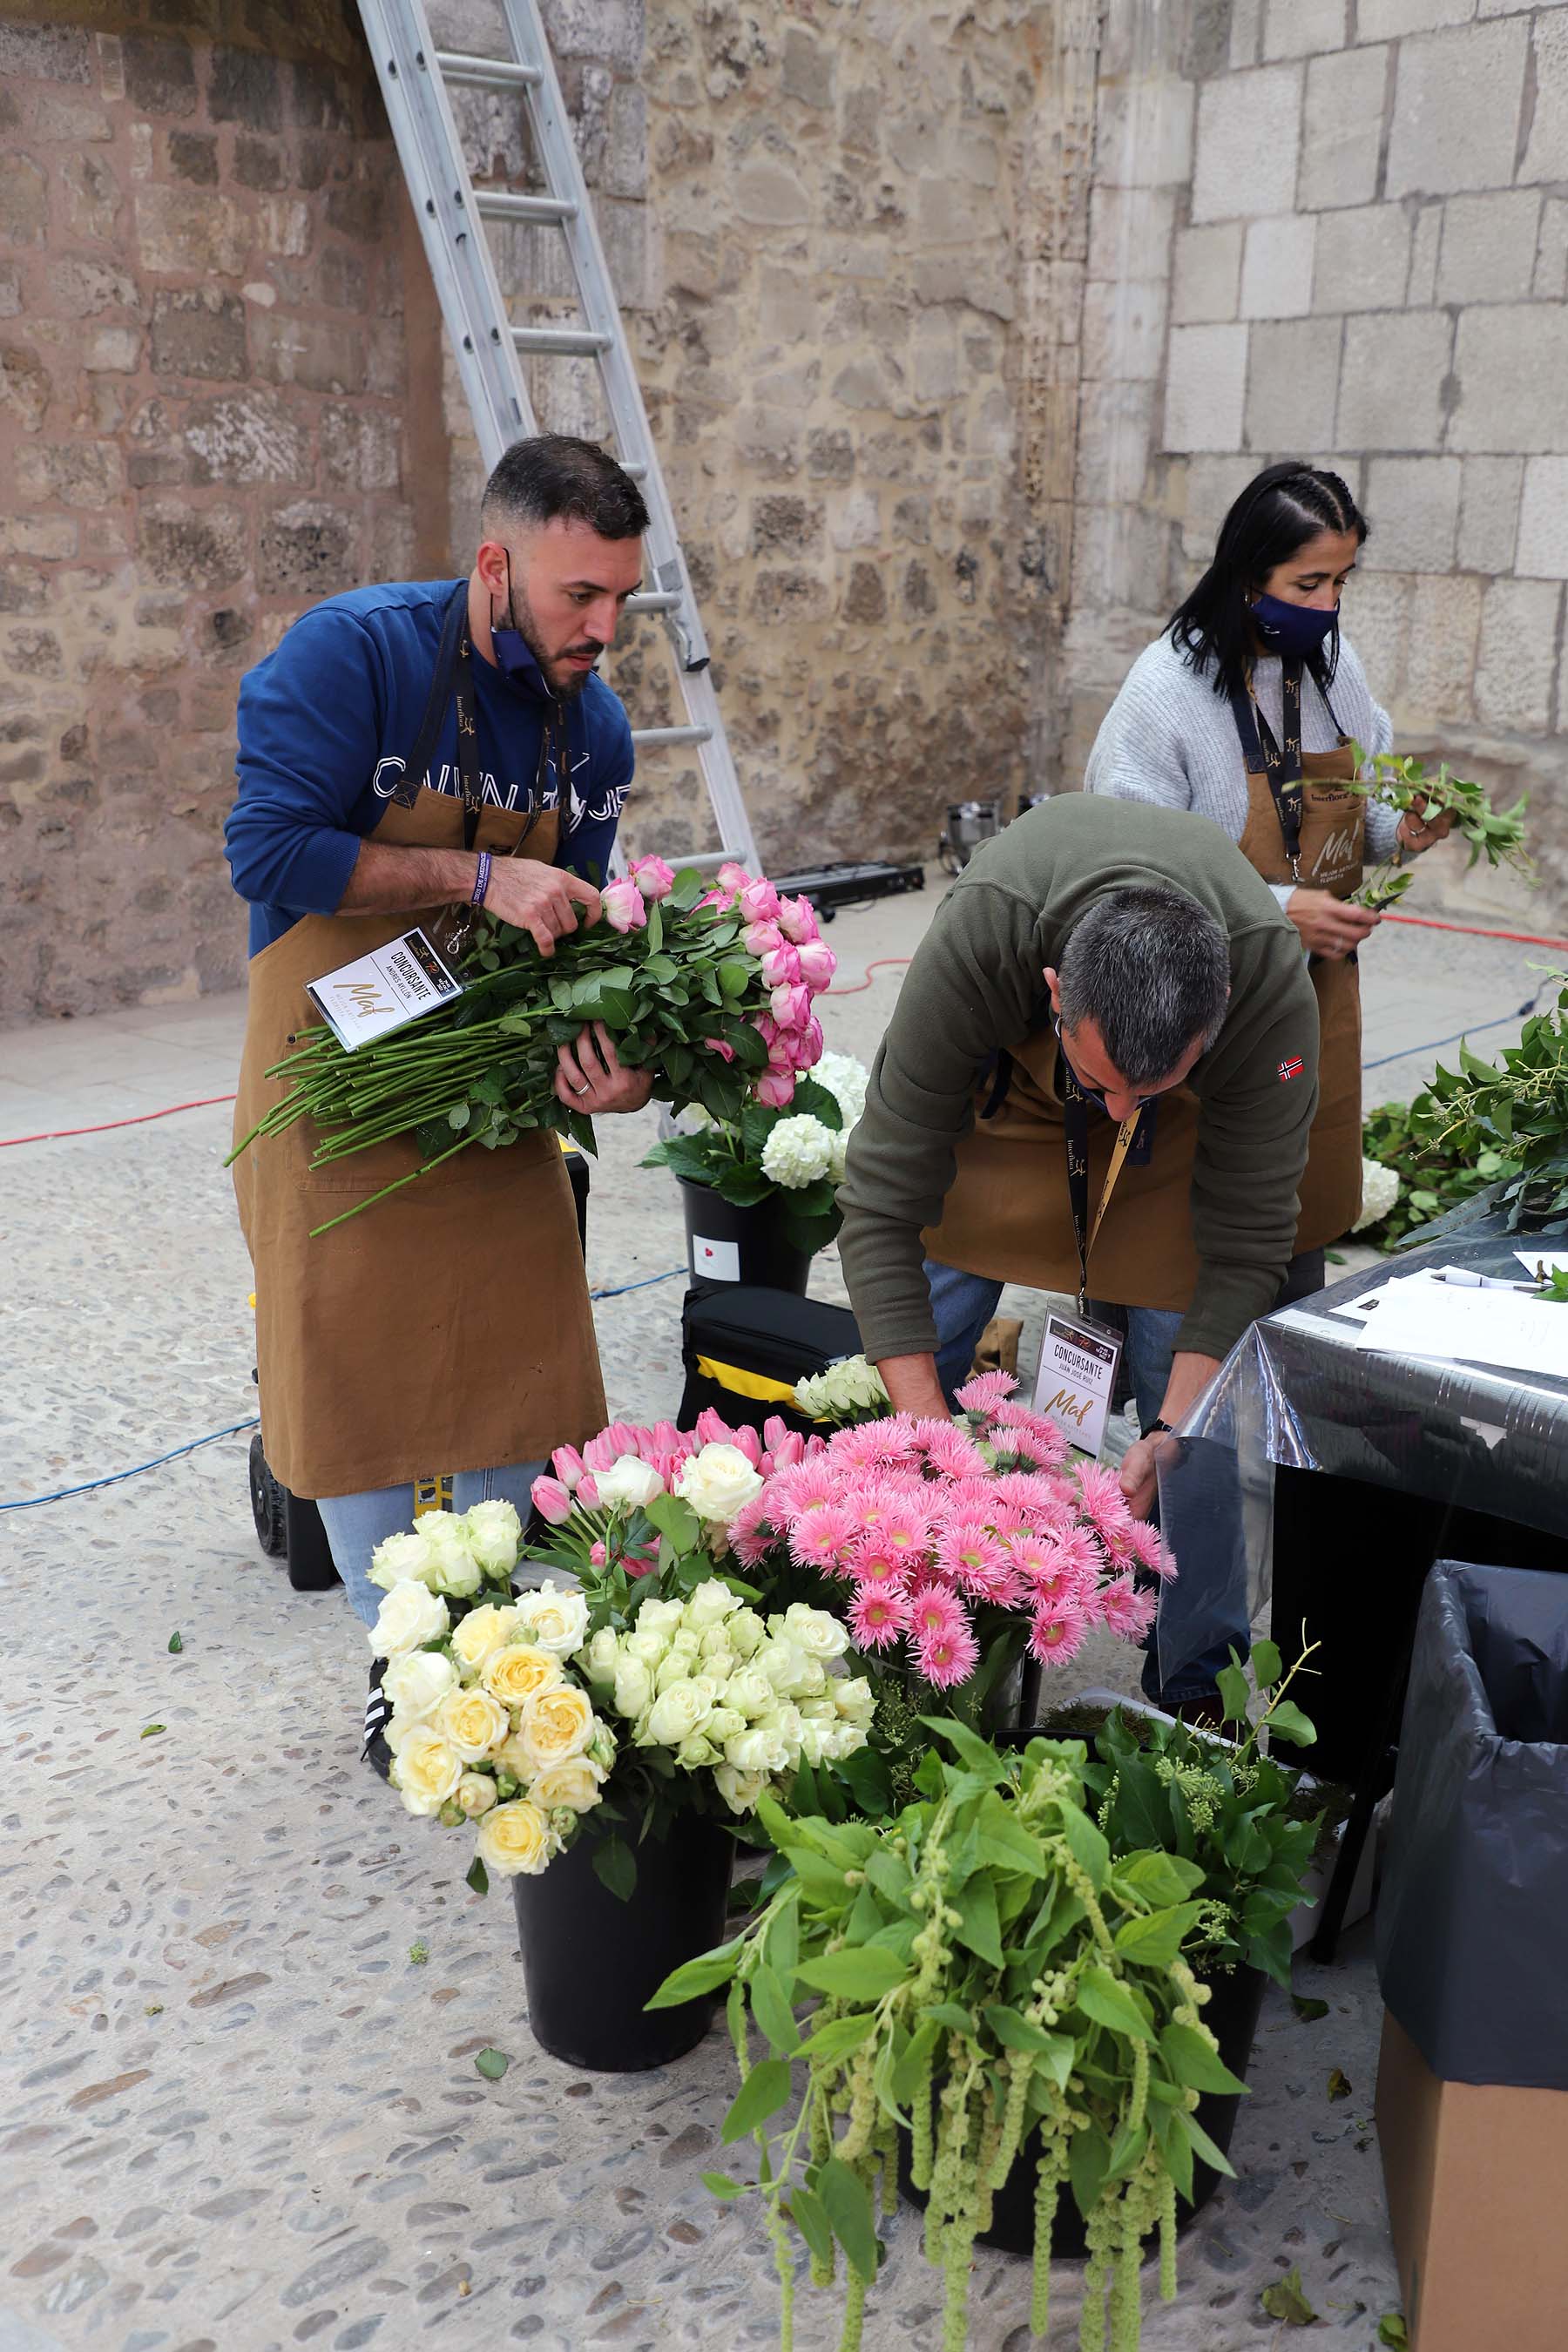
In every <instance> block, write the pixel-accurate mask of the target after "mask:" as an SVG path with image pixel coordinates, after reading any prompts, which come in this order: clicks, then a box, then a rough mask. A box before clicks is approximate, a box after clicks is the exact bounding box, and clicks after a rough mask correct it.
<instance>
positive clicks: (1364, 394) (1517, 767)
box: [1059, 0, 1568, 928]
mask: <svg viewBox="0 0 1568 2352" xmlns="http://www.w3.org/2000/svg"><path fill="white" fill-rule="evenodd" d="M1134 119H1139V120H1142V121H1144V122H1145V123H1158V124H1160V125H1162V126H1163V132H1162V135H1160V136H1159V137H1151V136H1150V135H1149V134H1148V132H1147V131H1144V132H1143V133H1142V135H1138V136H1134V135H1131V134H1130V131H1129V127H1128V126H1129V124H1130V123H1131V121H1133V120H1134ZM1095 172H1096V178H1095V187H1094V193H1093V198H1092V206H1093V219H1094V223H1095V236H1094V238H1093V240H1092V241H1091V247H1090V268H1089V276H1090V281H1091V283H1090V288H1089V298H1088V300H1089V313H1088V317H1087V319H1086V333H1085V347H1086V373H1088V374H1089V376H1090V377H1091V378H1092V379H1093V381H1092V384H1091V385H1089V386H1086V396H1085V400H1084V408H1083V424H1082V427H1081V432H1080V447H1079V469H1078V537H1079V550H1080V555H1081V559H1082V560H1081V562H1080V563H1079V566H1078V568H1077V570H1076V571H1075V575H1074V583H1073V601H1072V613H1071V618H1070V623H1069V629H1068V650H1067V659H1066V662H1065V664H1064V669H1063V673H1062V676H1061V678H1060V680H1059V692H1060V694H1061V697H1062V698H1063V702H1064V705H1065V715H1064V718H1063V722H1062V726H1063V743H1064V758H1063V762H1062V770H1061V774H1060V778H1059V781H1060V782H1064V783H1068V784H1071V783H1073V782H1077V780H1078V778H1079V775H1080V774H1081V771H1082V763H1083V761H1084V759H1085V757H1086V756H1087V753H1088V751H1089V745H1090V743H1091V742H1092V740H1093V734H1094V730H1095V728H1096V727H1097V726H1098V724H1099V721H1100V717H1101V715H1102V713H1103V711H1104V709H1105V708H1106V705H1107V704H1108V702H1109V701H1110V698H1111V696H1112V695H1113V694H1114V692H1115V689H1116V687H1117V685H1118V683H1119V681H1120V678H1121V675H1122V674H1123V672H1124V670H1125V667H1126V663H1127V660H1128V658H1129V657H1130V656H1131V654H1132V653H1134V652H1135V651H1136V650H1137V649H1138V647H1139V646H1141V645H1142V644H1143V643H1144V642H1146V640H1147V639H1148V638H1149V637H1150V636H1151V635H1153V634H1154V633H1155V631H1156V630H1158V628H1159V627H1160V626H1161V625H1162V624H1163V621H1164V620H1165V619H1167V618H1168V617H1169V614H1170V612H1171V610H1172V609H1173V606H1174V604H1176V603H1177V602H1178V601H1179V600H1180V598H1181V596H1182V595H1183V593H1184V592H1185V590H1186V588H1187V587H1188V586H1189V585H1190V583H1192V582H1193V581H1194V579H1195V578H1196V577H1197V575H1198V573H1199V572H1200V571H1201V570H1202V568H1203V566H1204V564H1205V562H1206V561H1207V558H1208V555H1209V554H1210V552H1211V551H1212V549H1213V544H1214V536H1215V530H1216V529H1217V526H1218V523H1219V521H1220V519H1221V517H1222V516H1223V514H1224V511H1225V509H1226V505H1227V504H1228V503H1229V501H1230V499H1231V498H1232V497H1233V496H1234V495H1235V493H1236V492H1237V489H1239V488H1241V486H1242V485H1243V483H1244V482H1246V481H1247V479H1248V478H1250V476H1251V475H1252V474H1253V473H1254V472H1256V471H1257V469H1258V467H1261V466H1263V465H1265V464H1268V462H1270V460H1272V459H1274V458H1276V457H1291V456H1300V457H1309V458H1311V459H1314V460H1316V461H1318V462H1321V463H1324V464H1328V465H1331V466H1332V467H1334V468H1335V469H1336V470H1337V471H1339V472H1341V473H1342V474H1343V475H1344V476H1345V477H1346V478H1347V479H1348V480H1349V482H1350V484H1351V486H1352V489H1353V490H1354V491H1355V493H1356V495H1357V497H1358V499H1359V500H1360V502H1361V504H1362V507H1363V511H1364V512H1365V513H1366V515H1367V517H1368V520H1369V521H1370V524H1371V527H1372V535H1371V537H1370V539H1369V541H1368V543H1367V546H1366V549H1365V551H1364V553H1363V558H1362V562H1361V566H1360V569H1359V571H1358V572H1357V575H1356V577H1355V578H1354V579H1353V580H1352V583H1351V584H1350V586H1349V588H1348V590H1347V592H1346V598H1345V606H1344V613H1345V627H1346V631H1347V634H1348V635H1350V636H1351V637H1352V639H1353V641H1354V643H1355V645H1356V646H1357V649H1358V651H1359V652H1360V653H1361V655H1362V657H1363V661H1364V662H1365V665H1366V668H1367V672H1368V675H1369V677H1370V678H1371V680H1372V683H1373V690H1374V692H1375V693H1376V694H1377V696H1378V698H1379V699H1380V700H1382V701H1383V702H1384V704H1385V705H1386V706H1387V707H1388V709H1390V711H1391V713H1392V715H1393V717H1394V723H1395V727H1396V730H1397V735H1398V740H1399V742H1400V744H1401V746H1402V747H1403V748H1405V749H1408V750H1419V751H1428V750H1437V751H1442V752H1443V753H1445V754H1446V755H1447V756H1448V757H1449V758H1450V759H1452V760H1454V761H1457V762H1458V763H1460V764H1462V765H1465V766H1468V768H1470V769H1471V770H1472V771H1474V772H1480V773H1482V774H1483V775H1484V776H1485V777H1486V778H1487V779H1488V781H1489V782H1491V783H1493V784H1494V785H1502V786H1505V787H1506V786H1507V785H1509V784H1510V783H1517V784H1518V785H1520V786H1525V787H1528V788H1530V789H1531V793H1532V796H1533V807H1534V836H1535V843H1536V846H1537V847H1538V849H1539V851H1540V853H1541V858H1542V870H1543V878H1544V880H1545V882H1546V884H1547V897H1546V898H1536V899H1535V900H1533V901H1532V902H1531V905H1532V908H1533V911H1534V913H1535V914H1536V916H1537V917H1538V918H1539V919H1540V920H1541V922H1542V923H1543V924H1544V926H1545V927H1546V928H1552V923H1551V921H1550V920H1549V919H1548V914H1549V908H1551V907H1552V906H1555V908H1557V910H1558V912H1559V914H1561V913H1562V912H1563V911H1564V910H1568V790H1565V789H1564V784H1565V775H1564V751H1565V748H1568V665H1565V663H1564V660H1563V622H1564V612H1563V582H1564V580H1565V579H1568V391H1565V389H1564V387H1565V385H1568V303H1565V296H1568V6H1565V5H1562V0H1551V4H1550V5H1533V6H1532V5H1515V0H1350V4H1349V5H1347V0H1231V5H1230V6H1229V7H1228V8H1215V7H1211V6H1206V5H1204V0H1178V5H1175V6H1171V5H1167V0H1109V5H1108V8H1107V16H1106V31H1105V41H1104V46H1103V47H1102V52H1101V81H1100V124H1099V142H1098V145H1097V152H1096V164H1095ZM1100 310H1104V311H1105V312H1106V313H1107V314H1108V315H1109V319H1110V325H1109V326H1102V327H1101V329H1100V331H1098V332H1091V331H1090V328H1091V323H1092V321H1093V320H1094V319H1095V318H1096V316H1097V314H1098V312H1099V311H1100Z"/></svg>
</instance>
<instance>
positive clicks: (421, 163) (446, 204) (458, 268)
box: [359, 0, 757, 871]
mask: <svg viewBox="0 0 1568 2352" xmlns="http://www.w3.org/2000/svg"><path fill="white" fill-rule="evenodd" d="M359 6H360V15H361V16H362V18H363V23H364V28H365V33H366V37H367V38H368V40H369V42H370V48H371V55H372V57H373V58H374V61H375V70H376V75H377V78H378V79H379V80H380V83H381V90H382V96H383V98H384V100H385V103H386V111H387V116H388V119H389V121H390V122H391V125H392V132H393V137H394V138H395V141H396V142H397V152H398V157H399V160H400V161H401V163H402V165H403V176H404V179H405V182H406V184H407V187H408V194H409V196H410V198H411V200H412V202H413V205H414V211H415V216H416V219H417V221H418V223H419V228H420V233H421V235H422V236H423V237H424V240H425V252H426V258H427V259H428V261H429V264H430V274H431V277H432V278H434V280H435V284H436V291H437V296H438V298H439V300H440V304H441V314H442V317H443V318H444V319H445V320H446V322H447V333H448V334H449V335H450V337H451V339H452V349H453V352H455V354H456V357H457V361H458V370H459V373H460V374H461V376H462V382H463V390H464V393H465V394H466V396H467V399H468V407H469V410H470V411H471V413H472V415H473V420H474V428H475V431H476V433H477V434H478V436H479V450H480V455H481V457H482V458H483V461H484V465H485V469H486V471H487V472H489V469H490V468H491V467H493V466H494V465H495V464H496V463H497V461H498V460H499V458H500V457H501V455H502V452H503V451H504V450H506V449H507V448H509V447H510V445H511V443H512V442H514V441H516V440H519V439H521V438H523V437H525V436H529V435H531V434H532V433H535V432H536V431H537V430H538V425H537V424H536V421H535V417H534V412H533V404H532V402H531V400H530V398H529V394H528V386H527V384H526V383H525V381H524V378H523V373H522V369H521V365H520V357H521V354H522V353H523V352H535V353H540V354H545V355H554V356H558V357H571V356H576V355H579V354H582V355H591V356H592V357H594V358H595V360H596V361H597V362H598V370H599V379H600V383H601V386H602V388H603V392H604V396H605V405H606V407H607V409H608V412H609V415H610V421H611V425H612V429H613V431H614V434H615V438H616V449H617V455H618V457H619V458H620V461H621V463H622V464H623V465H624V466H625V467H626V471H627V473H628V474H630V475H631V476H632V477H633V478H634V479H635V480H636V481H637V485H638V487H639V488H640V489H641V491H642V494H643V498H644V499H645V500H646V502H647V510H648V518H649V520H648V530H647V540H646V545H647V562H648V567H649V570H650V572H651V574H652V578H653V582H654V585H653V586H652V588H651V589H647V590H643V591H640V592H639V593H637V594H636V595H634V596H632V597H631V598H630V599H629V600H628V605H627V609H628V610H629V611H632V612H643V613H659V614H663V616H664V621H665V625H666V628H667V630H668V635H669V638H670V642H671V646H672V649H673V652H674V656H675V667H676V672H677V675H678V677H679V680H680V690H681V694H682V697H683V698H684V701H685V704H686V714H687V724H686V725H685V726H684V727H643V728H636V727H634V728H633V730H632V741H633V743H634V744H635V745H636V746H637V751H638V752H639V754H640V753H641V752H643V751H651V750H654V749H656V748H658V747H659V746H661V745H674V744H691V745H693V746H695V748H696V751H697V756H698V759H699V761H700V765H701V769H702V775H703V781H704V782H705V783H706V784H707V787H708V797H709V800H710V803H712V808H713V815H714V820H715V823H716V824H717V827H718V832H719V838H720V841H721V844H722V846H721V848H719V849H717V850H711V851H705V852H699V853H697V854H696V855H694V856H682V857H681V858H680V859H679V863H680V864H682V865H687V866H718V865H720V864H721V863H722V862H723V860H724V859H725V858H731V857H732V858H737V859H739V860H740V862H741V863H742V865H744V866H750V867H751V868H752V870H753V871H754V870H755V867H756V862H757V860H756V845H755V843H754V842H753V840H752V827H751V821H750V819H749V817H748V816H747V814H746V804H745V802H744V800H743V799H742V794H741V786H740V782H739V779H738V778H737V776H736V774H735V763H734V761H733V760H732V759H731V755H730V746H729V741H728V739H727V738H726V736H725V733H724V721H723V718H722V716H721V712H720V709H719V699H718V697H717V695H716V694H715V693H714V691H713V681H712V678H711V677H710V675H709V667H708V663H709V652H708V640H707V638H706V636H705V635H704V634H703V629H702V621H701V616H700V614H699V612H698V609H697V599H696V596H695V594H694V593H693V591H692V586H691V577H690V574H689V572H688V570H687V564H686V557H685V554H684V552H683V551H682V549H681V545H680V540H679V535H678V534H677V531H676V528H675V518H674V515H673V513H672V512H671V510H670V504H669V497H668V492H667V490H666V488H665V486H664V477H663V474H662V473H661V472H660V470H659V464H658V455H657V453H656V451H655V448H654V446H653V436H652V435H651V434H650V433H649V431H648V423H647V411H646V409H645V408H644V406H643V401H642V394H641V392H640V391H639V389H638V386H637V373H636V370H635V369H634V367H633V365H632V358H631V352H630V350H629V349H628V347H627V343H626V330H625V328H624V326H623V325H622V322H621V314H620V310H619V307H618V305H617V304H616V297H615V292H614V289H613V288H612V286H611V283H610V274H609V269H608V267H607V265H606V263H605V251H604V247H603V246H602V245H601V244H600V242H599V233H598V230H597V228H596V226H595V221H594V215H593V212H592V209H591V207H590V205H589V201H588V191H587V187H586V184H585V183H584V178H583V167H582V165H581V163H579V162H578V159H577V150H576V146H575V144H574V141H573V137H572V128H571V124H570V122H569V121H568V119H567V115H566V109H565V106H564V104H563V100H562V96H561V85H560V83H559V81H558V80H557V79H556V75H555V67H554V64H553V61H552V58H551V55H550V45H549V42H548V41H547V40H546V38H545V35H544V27H543V25H542V21H541V18H540V14H539V6H538V0H500V10H501V16H502V17H503V20H504V22H505V26H506V31H507V37H508V40H509V42H510V47H511V56H510V58H480V57H468V56H465V55H462V54H461V53H458V52H456V51H450V50H447V51H441V50H437V47H436V45H435V43H434V41H433V39H432V38H431V34H430V26H429V22H428V19H427V18H426V13H425V5H424V0H359ZM449 83H464V84H467V85H468V86H470V87H474V88H478V89H488V90H516V91H517V92H518V94H519V96H520V97H521V100H522V103H523V106H524V108H525V110H526V113H527V119H528V126H529V131H530V133H531V140H532V146H533V153H534V159H535V161H536V163H537V164H538V166H539V168H540V171H541V172H542V175H543V179H544V183H545V188H546V191H547V193H546V194H542V195H515V194H510V193H507V192H503V191H500V190H492V189H489V188H481V189H479V190H476V189H475V187H474V185H473V183H472V181H471V180H470V178H469V175H468V164H467V163H466V162H465V161H464V157H463V152H462V146H461V143H460V142H459V140H458V129H457V124H456V121H455V120H454V118H453V114H452V109H451V104H450V101H449V100H448V98H447V85H448V84H449ZM486 219H490V220H504V221H524V222H529V223H533V224H546V225H553V226H557V227H559V228H560V229H561V231H562V233H563V236H564V237H565V240H566V249H567V253H568V255H569V257H570V259H571V265H572V275H573V278H574V284H575V287H576V292H577V307H578V310H579V311H580V313H581V316H582V324H581V326H574V327H514V326H513V325H512V324H511V321H510V319H509V317H508V315H507V310H506V304H505V301H504V299H503V298H502V295H501V290H500V280H499V279H498V278H497V275H496V269H495V264H494V262H493V261H492V259H491V257H490V253H489V247H488V246H487V244H486V242H485V234H484V229H483V226H482V223H483V222H484V221H485V220H486ZM618 862H619V861H618V860H617V863H618Z"/></svg>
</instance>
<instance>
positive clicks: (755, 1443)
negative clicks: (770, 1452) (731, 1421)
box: [735, 1422, 763, 1470]
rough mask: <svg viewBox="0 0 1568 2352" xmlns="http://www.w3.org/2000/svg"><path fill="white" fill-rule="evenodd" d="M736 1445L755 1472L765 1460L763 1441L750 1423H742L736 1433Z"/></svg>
mask: <svg viewBox="0 0 1568 2352" xmlns="http://www.w3.org/2000/svg"><path fill="white" fill-rule="evenodd" d="M735 1443H736V1444H737V1445H738V1446H739V1447H740V1449H741V1451H742V1454H744V1455H745V1457H746V1459H747V1461H748V1462H749V1463H750V1464H751V1465H752V1469H753V1470H754V1469H755V1468H756V1466H757V1465H758V1463H759V1462H760V1461H761V1460H762V1458H763V1441H762V1439H761V1438H760V1437H759V1436H758V1435H757V1433H756V1431H755V1430H754V1429H753V1428H752V1425H751V1423H749V1422H742V1424H741V1426H740V1428H739V1429H738V1430H737V1431H736V1432H735Z"/></svg>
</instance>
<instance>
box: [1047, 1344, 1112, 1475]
mask: <svg viewBox="0 0 1568 2352" xmlns="http://www.w3.org/2000/svg"><path fill="white" fill-rule="evenodd" d="M1120 1360H1121V1339H1120V1338H1119V1337H1118V1336H1117V1334H1116V1333H1115V1332H1114V1331H1108V1330H1107V1329H1106V1328H1105V1326H1104V1325H1103V1324H1102V1323H1090V1322H1088V1321H1084V1320H1080V1319H1079V1318H1076V1317H1071V1316H1067V1315H1047V1318H1046V1336H1045V1342H1044V1344H1043V1346H1042V1347H1041V1349H1040V1376H1039V1379H1038V1380H1037V1381H1036V1383H1035V1411H1036V1412H1043V1413H1044V1414H1045V1416H1046V1419H1047V1421H1054V1422H1055V1423H1056V1424H1057V1427H1058V1429H1059V1430H1060V1431H1061V1432H1062V1434H1063V1435H1064V1436H1065V1437H1066V1438H1067V1440H1068V1444H1070V1445H1073V1446H1074V1447H1076V1448H1077V1450H1078V1451H1079V1453H1080V1454H1090V1455H1093V1456H1095V1457H1096V1458H1098V1456H1099V1454H1100V1447H1101V1445H1102V1444H1104V1442H1105V1417H1106V1414H1107V1413H1108V1412H1110V1399H1111V1394H1112V1391H1114V1389H1115V1386H1116V1367H1117V1364H1118V1362H1119V1361H1120Z"/></svg>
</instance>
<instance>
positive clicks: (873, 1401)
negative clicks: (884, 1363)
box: [795, 1356, 891, 1421]
mask: <svg viewBox="0 0 1568 2352" xmlns="http://www.w3.org/2000/svg"><path fill="white" fill-rule="evenodd" d="M890 1402H891V1400H890V1399H889V1395H888V1391H887V1390H886V1389H885V1388H884V1387H883V1385H882V1375H881V1373H880V1372H879V1370H877V1367H876V1365H875V1364H871V1363H868V1362H867V1360H866V1359H865V1357H864V1356H846V1357H845V1358H844V1359H843V1360H842V1361H841V1362H839V1363H837V1364H829V1365H828V1367H827V1370H826V1371H825V1372H816V1373H813V1374H811V1375H809V1376H808V1377H807V1378H806V1379H805V1380H804V1381H796V1382H795V1403H796V1404H797V1405H798V1406H799V1408H800V1410H801V1412H808V1413H809V1414H810V1415H811V1417H812V1419H813V1421H853V1420H855V1419H856V1418H858V1415H860V1414H861V1413H863V1412H870V1411H871V1410H872V1409H873V1408H875V1410H876V1411H877V1412H879V1413H880V1412H887V1411H888V1409H889V1403H890Z"/></svg>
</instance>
